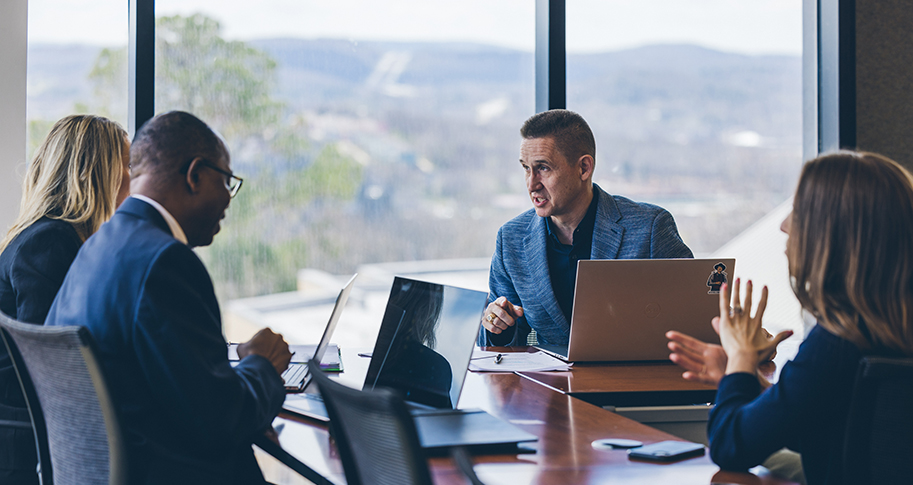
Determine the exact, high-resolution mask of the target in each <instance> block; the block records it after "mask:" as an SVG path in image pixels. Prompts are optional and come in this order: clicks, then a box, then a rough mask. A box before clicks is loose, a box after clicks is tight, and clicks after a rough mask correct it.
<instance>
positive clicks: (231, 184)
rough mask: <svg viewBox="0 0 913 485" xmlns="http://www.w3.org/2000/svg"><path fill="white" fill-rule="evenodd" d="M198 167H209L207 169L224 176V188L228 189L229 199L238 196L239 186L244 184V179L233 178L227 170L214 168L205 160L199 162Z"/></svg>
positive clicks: (233, 175)
mask: <svg viewBox="0 0 913 485" xmlns="http://www.w3.org/2000/svg"><path fill="white" fill-rule="evenodd" d="M200 165H203V166H204V167H209V168H211V169H213V170H215V171H216V172H219V173H220V174H222V175H224V176H225V188H227V189H228V195H229V196H230V197H231V198H234V197H235V196H236V195H238V191H239V190H241V184H243V183H244V179H242V178H241V177H237V176H235V174H233V173H231V172H229V171H227V170H222V169H221V168H219V167H216V166H215V165H213V164H211V163H209V162H208V161H206V160H201V161H200Z"/></svg>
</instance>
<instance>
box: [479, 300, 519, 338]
mask: <svg viewBox="0 0 913 485" xmlns="http://www.w3.org/2000/svg"><path fill="white" fill-rule="evenodd" d="M522 316H523V308H522V307H519V306H517V305H514V304H513V303H511V302H509V301H507V297H504V296H502V297H499V298H498V299H497V300H495V301H493V302H491V303H489V304H488V308H486V309H485V313H484V314H483V315H482V326H483V327H485V330H488V331H489V332H491V333H494V334H499V333H501V332H503V331H505V330H507V327H511V326H513V325H514V324H515V323H517V319H518V318H520V317H522Z"/></svg>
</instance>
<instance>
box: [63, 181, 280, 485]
mask: <svg viewBox="0 0 913 485" xmlns="http://www.w3.org/2000/svg"><path fill="white" fill-rule="evenodd" d="M46 324H47V325H83V326H85V327H88V329H89V331H90V332H91V334H92V336H93V337H94V339H95V341H96V342H97V345H98V353H99V360H100V361H101V363H102V365H103V369H104V375H105V379H106V380H107V384H108V388H109V390H110V392H111V396H112V399H113V401H114V404H115V407H116V409H117V411H118V412H119V413H120V420H121V423H122V427H123V430H124V432H125V435H126V436H125V437H126V441H127V445H128V457H129V460H130V461H129V465H130V467H131V471H130V475H131V479H130V483H244V482H247V483H251V482H254V481H258V480H259V481H262V476H259V469H257V468H256V465H255V462H254V461H253V453H252V450H251V448H250V445H251V440H252V438H253V437H254V436H255V435H256V434H258V433H262V432H263V430H264V429H266V428H267V427H268V426H269V425H270V423H271V422H272V420H273V418H274V417H275V416H276V414H277V413H278V412H279V409H280V408H281V406H282V402H283V400H284V399H285V391H284V388H283V384H282V379H281V378H280V377H279V375H278V374H277V373H276V371H275V369H274V368H273V366H272V365H271V364H270V362H269V361H268V360H267V359H265V358H263V357H260V356H256V355H252V356H248V357H247V358H245V359H244V360H243V361H242V362H241V363H240V364H239V365H238V366H237V367H234V368H232V366H231V365H230V364H229V362H228V352H227V347H226V342H225V339H224V337H223V335H222V322H221V317H220V313H219V304H218V302H217V301H216V296H215V293H214V291H213V286H212V281H211V280H210V278H209V274H208V273H207V271H206V268H205V267H204V266H203V263H202V261H200V259H199V258H198V257H197V255H196V254H195V253H194V252H193V250H191V249H190V248H189V247H188V246H186V245H184V244H182V243H181V242H179V241H177V240H176V239H175V238H174V237H172V235H171V232H170V231H169V229H168V225H167V224H166V222H165V220H164V219H163V218H162V216H161V215H160V214H159V213H158V212H157V211H156V210H155V208H153V207H152V206H150V205H149V204H147V203H146V202H143V201H141V200H139V199H135V198H128V199H127V200H126V201H125V202H124V203H123V204H122V205H121V207H120V208H119V209H118V211H117V212H116V213H115V214H114V217H112V219H111V220H110V221H109V222H107V223H105V224H104V225H103V226H102V227H101V229H99V231H98V232H97V233H96V234H95V235H93V236H92V237H90V238H89V239H88V240H87V241H86V243H85V244H84V245H83V247H82V249H81V250H80V251H79V254H78V255H77V257H76V260H75V261H74V262H73V265H72V267H71V270H70V272H69V274H68V275H67V278H66V280H65V281H64V283H63V286H62V287H61V289H60V292H59V293H58V295H57V299H56V300H54V304H53V306H52V307H51V310H50V313H49V314H48V318H47V322H46Z"/></svg>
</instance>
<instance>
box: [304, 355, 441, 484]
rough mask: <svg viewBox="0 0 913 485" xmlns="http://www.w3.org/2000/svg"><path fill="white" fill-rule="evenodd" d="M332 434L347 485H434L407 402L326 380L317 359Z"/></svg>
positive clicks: (316, 375)
mask: <svg viewBox="0 0 913 485" xmlns="http://www.w3.org/2000/svg"><path fill="white" fill-rule="evenodd" d="M308 370H309V371H310V374H311V376H313V380H314V382H315V383H316V384H317V387H318V388H319V389H320V394H321V395H322V396H323V402H324V404H326V407H327V414H328V415H329V418H330V433H331V434H332V435H333V437H334V439H335V440H336V448H337V449H338V450H339V456H340V458H341V459H342V466H343V469H344V471H345V474H346V482H347V483H348V484H349V485H369V484H382V485H387V484H389V485H399V484H421V485H424V484H429V485H430V484H431V473H430V472H429V471H428V463H427V461H425V454H424V452H423V450H422V447H421V445H420V444H419V440H418V432H417V431H416V429H415V423H414V422H413V420H412V416H411V415H410V414H409V410H408V409H407V408H406V403H405V402H404V401H403V400H402V398H401V397H399V396H398V395H396V394H395V393H394V392H393V391H391V390H389V389H383V388H378V389H374V390H372V391H358V390H355V389H351V388H348V387H346V386H343V385H341V384H338V383H336V382H333V381H332V380H330V378H328V377H327V376H326V375H325V374H324V373H323V371H321V370H320V366H319V365H318V363H317V362H316V361H314V360H311V361H310V362H308Z"/></svg>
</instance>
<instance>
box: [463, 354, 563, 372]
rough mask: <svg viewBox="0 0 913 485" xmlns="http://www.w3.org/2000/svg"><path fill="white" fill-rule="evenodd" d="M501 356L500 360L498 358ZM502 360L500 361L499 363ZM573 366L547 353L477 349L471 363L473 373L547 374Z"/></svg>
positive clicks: (470, 368) (470, 367)
mask: <svg viewBox="0 0 913 485" xmlns="http://www.w3.org/2000/svg"><path fill="white" fill-rule="evenodd" d="M499 355H500V356H501V358H500V359H498V356H499ZM499 360H500V361H499ZM571 365H573V364H568V363H567V362H564V361H562V360H558V359H556V358H554V357H552V356H551V355H548V354H546V353H545V352H534V353H529V352H491V351H488V350H479V349H476V350H475V352H473V353H472V360H471V361H469V370H471V371H473V372H547V371H569V370H571Z"/></svg>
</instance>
